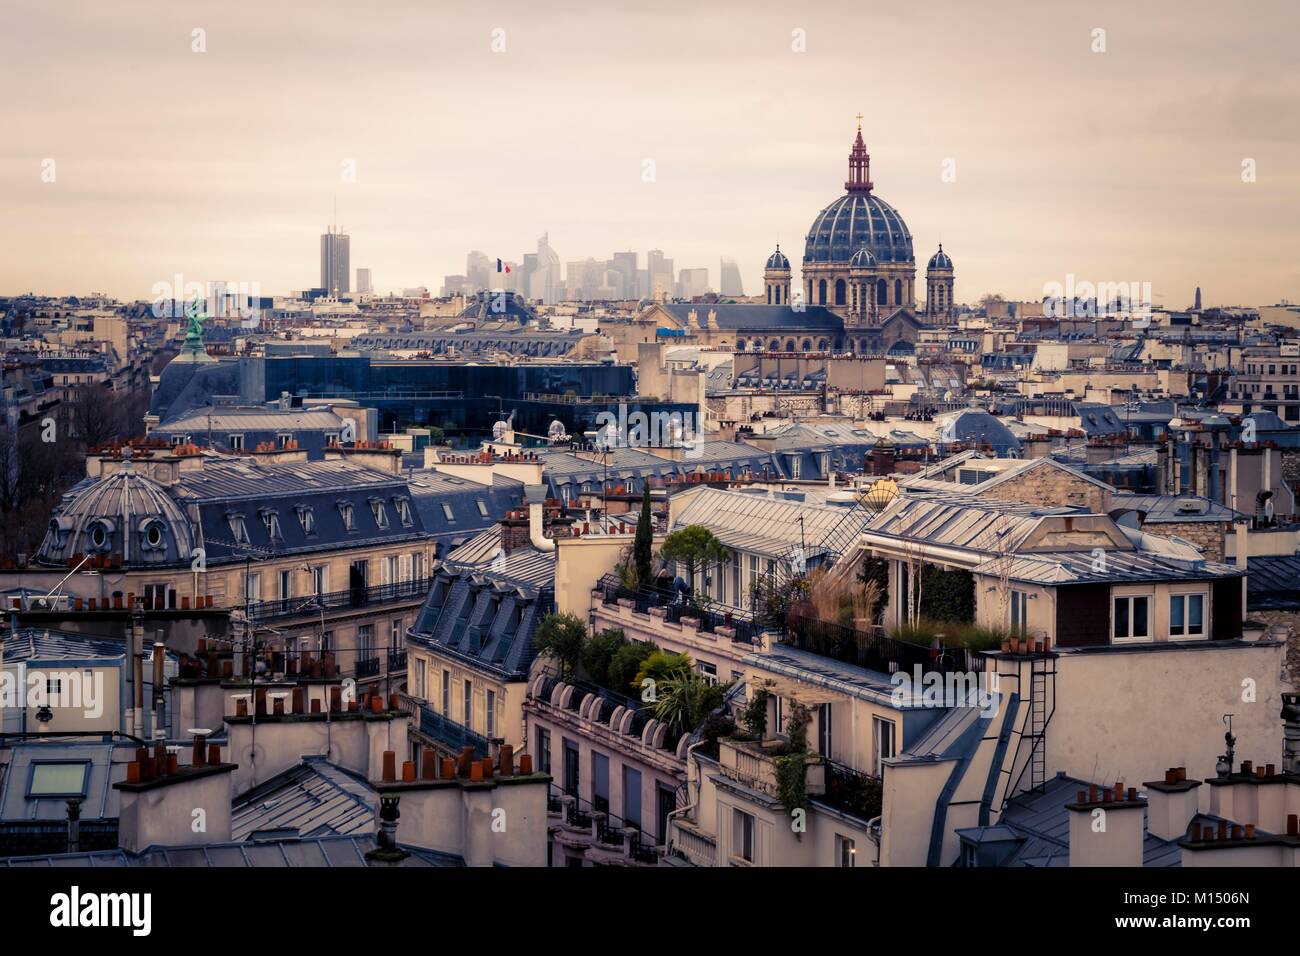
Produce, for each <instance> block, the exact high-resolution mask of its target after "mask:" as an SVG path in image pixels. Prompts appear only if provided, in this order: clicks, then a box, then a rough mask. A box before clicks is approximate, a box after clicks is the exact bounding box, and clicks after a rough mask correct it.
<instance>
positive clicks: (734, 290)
mask: <svg viewBox="0 0 1300 956" xmlns="http://www.w3.org/2000/svg"><path fill="white" fill-rule="evenodd" d="M719 270H720V274H719V276H718V292H719V293H721V294H722V295H744V294H745V286H744V284H743V283H742V282H741V281H740V266H738V265H736V260H735V259H732V258H731V257H729V256H723V257H722V262H721V263H720V264H719Z"/></svg>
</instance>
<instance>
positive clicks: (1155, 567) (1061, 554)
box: [974, 550, 1243, 584]
mask: <svg viewBox="0 0 1300 956" xmlns="http://www.w3.org/2000/svg"><path fill="white" fill-rule="evenodd" d="M1104 557H1105V562H1104V564H1103V563H1100V562H1099V560H1098V557H1097V556H1094V554H1093V552H1092V551H1090V550H1089V551H1056V552H1040V553H1034V554H1025V555H1015V556H1013V557H1011V559H1010V561H1009V562H1004V560H1003V559H1002V558H999V557H993V558H990V559H989V560H988V561H985V562H984V563H983V564H980V565H979V566H977V567H976V568H975V569H974V571H975V573H976V574H990V575H994V576H996V575H998V574H1000V573H1002V572H1005V573H1006V574H1007V575H1008V576H1009V577H1010V578H1011V580H1013V581H1027V582H1031V583H1035V584H1087V583H1090V582H1095V583H1109V584H1122V583H1124V582H1126V581H1131V582H1139V581H1178V580H1184V579H1193V580H1204V579H1205V578H1227V577H1240V576H1241V574H1242V573H1243V572H1242V571H1241V570H1240V569H1238V568H1236V567H1234V566H1232V565H1230V564H1216V563H1214V562H1212V561H1202V562H1185V561H1175V560H1173V559H1172V558H1158V557H1155V556H1153V555H1150V554H1147V553H1146V552H1143V551H1111V550H1106V551H1105V552H1104Z"/></svg>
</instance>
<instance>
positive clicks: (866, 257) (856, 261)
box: [849, 246, 876, 269]
mask: <svg viewBox="0 0 1300 956" xmlns="http://www.w3.org/2000/svg"><path fill="white" fill-rule="evenodd" d="M875 267H876V257H875V256H873V255H872V254H871V250H870V249H868V248H867V247H866V246H859V247H858V251H857V252H855V253H853V255H851V256H849V268H850V269H874V268H875Z"/></svg>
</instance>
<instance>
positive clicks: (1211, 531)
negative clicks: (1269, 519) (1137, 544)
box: [1142, 521, 1232, 561]
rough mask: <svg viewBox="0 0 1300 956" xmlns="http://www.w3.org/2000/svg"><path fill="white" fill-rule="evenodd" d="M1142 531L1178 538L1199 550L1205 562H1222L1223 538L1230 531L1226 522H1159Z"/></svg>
mask: <svg viewBox="0 0 1300 956" xmlns="http://www.w3.org/2000/svg"><path fill="white" fill-rule="evenodd" d="M1142 530H1143V531H1145V532H1146V533H1147V534H1158V535H1160V537H1162V538H1169V537H1174V536H1176V537H1179V538H1182V539H1183V540H1185V541H1190V542H1191V543H1192V544H1194V545H1196V546H1197V547H1198V548H1200V549H1201V553H1202V554H1204V555H1205V559H1206V560H1207V561H1222V560H1223V536H1224V535H1225V534H1227V533H1228V532H1230V531H1231V530H1232V524H1231V523H1230V522H1227V521H1161V522H1158V523H1152V524H1146V525H1143V526H1142Z"/></svg>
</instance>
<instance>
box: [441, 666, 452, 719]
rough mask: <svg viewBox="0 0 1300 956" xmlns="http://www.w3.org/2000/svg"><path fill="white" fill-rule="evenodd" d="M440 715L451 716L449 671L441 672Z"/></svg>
mask: <svg viewBox="0 0 1300 956" xmlns="http://www.w3.org/2000/svg"><path fill="white" fill-rule="evenodd" d="M442 715H443V716H444V717H450V716H451V671H443V672H442Z"/></svg>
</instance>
